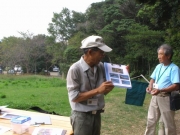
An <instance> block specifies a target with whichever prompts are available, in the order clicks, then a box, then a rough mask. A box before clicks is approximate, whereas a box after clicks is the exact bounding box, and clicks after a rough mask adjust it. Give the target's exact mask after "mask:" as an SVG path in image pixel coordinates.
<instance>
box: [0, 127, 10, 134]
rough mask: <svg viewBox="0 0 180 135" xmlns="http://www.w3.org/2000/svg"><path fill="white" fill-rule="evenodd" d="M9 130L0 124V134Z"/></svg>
mask: <svg viewBox="0 0 180 135" xmlns="http://www.w3.org/2000/svg"><path fill="white" fill-rule="evenodd" d="M9 130H11V128H9V127H5V126H1V125H0V135H1V134H4V133H5V132H7V131H9Z"/></svg>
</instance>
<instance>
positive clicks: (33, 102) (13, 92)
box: [0, 75, 180, 135]
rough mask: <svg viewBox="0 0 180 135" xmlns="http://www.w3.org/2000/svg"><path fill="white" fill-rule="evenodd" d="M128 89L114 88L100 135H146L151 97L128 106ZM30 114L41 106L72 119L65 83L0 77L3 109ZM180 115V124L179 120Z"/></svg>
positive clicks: (64, 81)
mask: <svg viewBox="0 0 180 135" xmlns="http://www.w3.org/2000/svg"><path fill="white" fill-rule="evenodd" d="M125 96H126V89H120V88H114V89H113V91H112V92H111V93H109V94H108V95H107V96H106V97H105V100H106V106H105V113H103V114H102V131H101V132H102V134H101V135H143V134H144V131H145V126H146V117H147V110H148V106H149V102H150V98H151V96H150V95H148V94H146V98H145V101H144V104H143V106H134V105H127V104H125ZM2 105H9V106H8V107H10V108H17V109H23V110H28V108H30V107H32V106H38V107H40V108H42V109H44V110H46V111H49V112H52V111H54V112H56V113H58V114H60V115H63V116H70V111H71V109H70V106H69V101H68V95H67V90H66V80H62V79H60V78H57V77H49V76H38V75H31V76H26V75H23V76H14V75H10V76H9V75H0V106H2ZM179 116H180V115H179V112H178V111H177V116H176V117H177V118H176V119H177V121H178V122H179V125H180V121H179V120H178V119H179Z"/></svg>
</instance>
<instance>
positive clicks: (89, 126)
mask: <svg viewBox="0 0 180 135" xmlns="http://www.w3.org/2000/svg"><path fill="white" fill-rule="evenodd" d="M71 125H72V128H73V132H74V135H100V129H101V114H100V113H97V114H91V113H85V112H77V111H72V113H71Z"/></svg>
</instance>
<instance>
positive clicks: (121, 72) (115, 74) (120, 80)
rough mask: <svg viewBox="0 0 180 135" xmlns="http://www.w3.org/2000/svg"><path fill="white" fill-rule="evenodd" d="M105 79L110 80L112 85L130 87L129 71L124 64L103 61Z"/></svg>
mask: <svg viewBox="0 0 180 135" xmlns="http://www.w3.org/2000/svg"><path fill="white" fill-rule="evenodd" d="M104 67H105V73H106V80H107V81H112V82H113V84H114V86H117V87H121V88H129V89H131V88H132V85H131V80H130V77H129V73H128V71H127V69H126V66H125V65H120V64H112V63H106V62H104Z"/></svg>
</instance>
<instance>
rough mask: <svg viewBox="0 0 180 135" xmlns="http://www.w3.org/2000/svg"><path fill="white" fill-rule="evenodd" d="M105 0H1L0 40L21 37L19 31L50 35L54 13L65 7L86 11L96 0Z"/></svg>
mask: <svg viewBox="0 0 180 135" xmlns="http://www.w3.org/2000/svg"><path fill="white" fill-rule="evenodd" d="M102 1H103V0H0V40H1V39H3V38H4V37H10V36H16V37H21V35H20V34H19V32H24V33H26V32H29V33H31V34H33V35H38V34H45V35H48V32H47V28H48V24H49V23H51V22H52V21H51V19H52V18H53V13H60V12H61V11H62V9H63V8H65V7H66V8H68V9H69V10H74V11H77V12H82V13H84V12H85V11H86V9H87V8H88V7H89V6H90V5H91V4H92V3H96V2H102Z"/></svg>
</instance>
